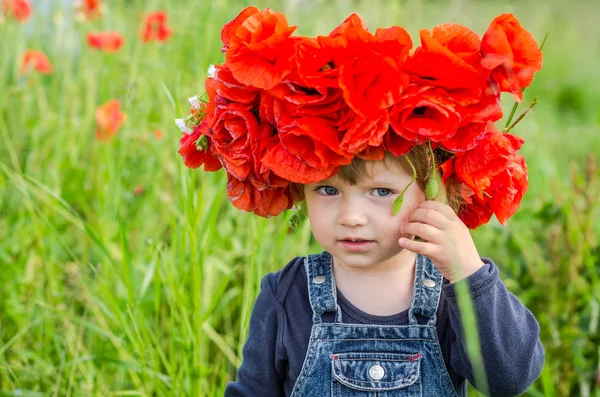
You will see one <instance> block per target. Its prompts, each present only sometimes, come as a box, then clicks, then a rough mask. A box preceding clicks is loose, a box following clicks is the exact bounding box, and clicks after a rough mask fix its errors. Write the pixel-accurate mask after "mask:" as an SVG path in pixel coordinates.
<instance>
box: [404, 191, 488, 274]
mask: <svg viewBox="0 0 600 397" xmlns="http://www.w3.org/2000/svg"><path fill="white" fill-rule="evenodd" d="M407 219H408V222H407V223H406V224H405V225H403V226H402V229H401V232H402V233H403V234H408V235H414V236H419V237H421V238H422V239H424V240H427V241H426V242H422V241H414V240H410V239H407V238H401V239H400V240H399V241H398V243H399V244H400V246H401V247H403V248H405V249H407V250H409V251H413V252H416V253H419V254H421V255H425V256H427V257H429V259H431V260H432V261H433V264H434V265H435V266H436V267H437V268H438V269H439V270H440V272H441V273H442V275H443V276H444V277H445V278H447V279H448V280H449V281H450V283H455V282H457V281H459V280H462V279H463V278H465V277H467V276H470V275H471V274H473V273H475V272H476V271H477V270H479V269H480V268H481V267H482V266H483V262H482V261H481V258H480V257H479V253H478V252H477V248H476V247H475V243H474V242H473V239H472V238H471V234H470V233H469V229H468V228H467V226H465V224H464V223H463V222H462V221H461V220H460V219H459V218H458V215H456V213H455V212H454V210H453V209H452V208H450V207H449V206H448V205H446V204H444V203H440V202H437V201H422V202H420V203H417V204H415V207H414V209H413V210H412V211H411V212H410V213H409V214H408V217H407Z"/></svg>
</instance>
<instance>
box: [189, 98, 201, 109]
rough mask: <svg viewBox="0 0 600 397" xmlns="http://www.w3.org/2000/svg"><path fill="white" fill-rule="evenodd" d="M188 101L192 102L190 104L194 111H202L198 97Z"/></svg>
mask: <svg viewBox="0 0 600 397" xmlns="http://www.w3.org/2000/svg"><path fill="white" fill-rule="evenodd" d="M188 101H190V104H191V105H192V109H200V100H199V99H198V97H197V96H193V97H191V98H188Z"/></svg>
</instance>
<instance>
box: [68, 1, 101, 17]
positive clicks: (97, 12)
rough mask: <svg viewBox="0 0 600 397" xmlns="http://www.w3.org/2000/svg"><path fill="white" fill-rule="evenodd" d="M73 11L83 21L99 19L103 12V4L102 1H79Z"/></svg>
mask: <svg viewBox="0 0 600 397" xmlns="http://www.w3.org/2000/svg"><path fill="white" fill-rule="evenodd" d="M75 10H76V12H77V13H78V14H79V15H80V16H82V17H83V18H84V19H88V20H89V19H94V18H100V17H102V13H103V10H104V3H103V2H102V0H81V1H80V3H79V4H78V5H77V6H76V8H75Z"/></svg>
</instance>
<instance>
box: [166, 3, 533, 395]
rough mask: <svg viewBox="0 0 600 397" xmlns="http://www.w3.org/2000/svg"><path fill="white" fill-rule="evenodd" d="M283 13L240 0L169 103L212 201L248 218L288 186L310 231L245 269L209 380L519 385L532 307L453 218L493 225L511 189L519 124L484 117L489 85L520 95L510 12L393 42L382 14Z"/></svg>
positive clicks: (438, 387)
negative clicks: (469, 333)
mask: <svg viewBox="0 0 600 397" xmlns="http://www.w3.org/2000/svg"><path fill="white" fill-rule="evenodd" d="M292 31H293V27H291V28H290V27H288V25H287V21H286V20H285V17H283V15H282V14H280V13H275V12H272V11H271V10H269V9H266V10H263V11H260V10H258V9H256V8H254V7H248V8H246V9H245V10H243V11H242V12H241V13H240V15H238V17H236V18H235V19H234V20H232V21H231V22H229V23H228V24H226V25H225V26H224V27H223V30H222V32H221V39H222V41H223V45H224V51H225V52H226V55H225V57H226V62H225V64H224V65H219V66H215V67H214V69H212V70H211V75H210V77H209V79H208V80H207V83H206V89H207V93H208V99H209V100H208V102H207V103H200V102H199V101H198V99H197V98H194V99H192V100H191V102H192V112H191V115H190V116H189V117H188V118H187V119H186V120H178V121H177V123H178V125H179V126H180V127H181V128H182V130H183V131H184V136H183V137H182V138H181V142H180V151H179V153H180V154H181V155H182V157H183V159H184V162H185V164H186V165H187V166H189V167H191V168H197V167H199V166H201V165H204V168H205V170H207V171H216V170H218V169H220V168H221V167H224V168H225V169H226V171H227V176H228V183H227V191H228V196H229V198H230V200H231V201H232V203H233V204H234V205H235V206H236V207H237V208H240V209H243V210H246V211H253V212H254V213H256V214H258V215H261V216H274V215H277V214H279V213H281V212H282V211H283V210H285V209H289V208H291V207H292V205H293V203H294V202H297V203H304V204H305V207H306V212H307V215H308V218H309V221H310V226H311V229H312V232H313V235H314V237H315V239H316V240H317V242H318V243H319V244H320V245H321V247H323V248H324V251H323V252H322V253H320V254H316V255H308V256H304V257H297V258H294V259H292V260H291V261H290V262H289V263H288V264H287V265H286V266H285V267H284V268H283V269H282V270H280V271H278V272H276V273H270V274H268V275H266V276H265V277H264V278H263V280H262V284H261V291H260V294H259V295H258V298H257V300H256V303H255V305H254V309H253V313H252V317H251V320H250V329H249V333H248V340H247V341H246V344H245V346H244V349H243V362H242V365H241V367H240V368H239V372H238V380H237V382H231V383H230V384H229V385H228V386H227V389H226V391H225V395H226V396H330V395H331V396H369V395H373V396H405V395H406V396H412V395H423V396H457V395H460V396H464V395H466V383H465V380H466V379H468V380H469V381H470V382H471V383H473V384H474V385H475V386H476V387H478V388H480V389H485V388H486V386H485V385H486V384H487V391H488V392H489V394H490V395H502V396H506V395H519V394H520V393H523V392H524V391H525V390H526V389H527V388H528V387H529V386H530V385H531V384H532V383H533V382H534V381H535V380H536V379H537V377H538V376H539V375H540V372H541V370H542V367H543V363H544V350H543V347H542V345H541V342H540V340H539V324H538V323H537V321H536V319H535V317H534V316H533V315H532V314H531V312H530V311H529V310H528V309H527V308H526V307H524V306H523V305H522V304H521V303H520V302H519V301H518V299H517V298H516V297H515V296H514V295H512V294H511V293H510V292H508V291H507V289H506V287H505V286H504V284H503V283H502V281H501V280H500V278H499V276H498V268H497V266H496V265H495V263H494V262H493V261H492V260H490V259H488V258H481V257H480V256H479V253H478V251H477V248H476V247H475V245H474V243H473V240H472V239H471V236H470V234H469V231H468V229H467V226H468V227H471V228H475V227H477V226H479V225H480V224H483V223H485V222H487V221H488V220H489V219H490V217H491V215H492V213H494V214H496V216H497V218H498V220H499V221H500V222H501V223H505V222H506V219H507V218H508V217H510V216H511V215H512V214H514V212H515V211H516V209H517V208H518V206H519V203H520V201H521V198H522V196H523V194H524V192H525V190H526V188H527V171H526V166H525V163H524V160H523V158H522V157H521V156H518V155H517V154H516V152H517V150H518V149H519V148H520V146H521V145H522V143H523V141H522V140H521V139H520V138H518V137H516V136H513V135H510V134H507V133H505V132H504V133H503V132H499V131H497V130H495V129H494V128H493V125H492V124H491V122H493V121H497V120H498V119H499V118H500V117H501V115H502V113H501V108H500V107H499V95H500V94H499V93H500V91H506V92H511V93H512V94H513V95H514V96H515V98H517V99H518V100H520V99H521V98H522V89H523V87H525V86H528V85H529V84H530V83H531V79H532V77H533V73H534V72H535V71H537V70H539V69H540V68H541V53H540V51H539V48H538V47H537V44H536V43H535V40H533V38H531V36H530V35H529V33H528V32H526V31H525V30H524V29H522V28H521V27H520V25H519V24H518V21H516V19H515V18H514V17H513V16H511V15H501V16H500V17H498V18H496V19H495V20H494V22H492V25H490V28H489V29H488V32H486V35H484V37H483V39H480V38H479V37H478V36H477V35H476V34H474V33H473V32H471V31H470V30H468V29H467V28H465V27H461V26H459V25H440V26H438V27H435V28H434V29H433V30H431V31H421V47H419V48H418V49H417V50H416V51H415V52H414V53H412V54H411V55H409V50H410V47H411V45H412V43H411V41H410V37H409V36H408V34H407V33H406V32H405V31H404V30H403V29H402V28H400V27H398V26H395V27H392V28H388V29H378V30H377V32H376V33H375V34H372V33H370V32H368V30H367V29H366V26H365V25H364V22H363V21H362V20H361V19H360V17H358V16H357V15H352V16H351V17H349V18H348V19H347V20H346V21H344V23H342V24H341V25H340V26H338V28H336V29H335V30H334V31H332V32H331V33H330V34H329V35H328V36H319V37H318V38H317V39H312V38H306V37H293V36H291V33H292ZM503 40H504V41H503ZM523 43H527V44H526V45H525V46H524V45H523ZM507 48H508V50H507ZM438 170H441V179H440V174H439V172H440V171H438ZM459 284H461V285H464V286H467V287H468V290H469V292H470V295H471V297H472V300H473V307H474V313H475V316H476V319H477V324H478V328H477V329H478V336H479V344H480V348H481V355H482V361H483V365H484V369H485V375H486V379H485V381H486V383H485V382H483V380H481V379H475V376H474V372H475V370H474V368H473V366H472V365H471V361H470V359H469V356H468V355H467V350H466V345H467V343H466V342H467V340H466V338H465V332H464V330H463V328H462V323H461V321H462V319H461V316H460V315H461V313H460V310H459V307H458V303H457V297H456V290H457V286H458V285H459Z"/></svg>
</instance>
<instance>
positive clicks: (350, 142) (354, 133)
mask: <svg viewBox="0 0 600 397" xmlns="http://www.w3.org/2000/svg"><path fill="white" fill-rule="evenodd" d="M389 125H390V123H389V115H388V112H387V111H386V110H382V111H381V112H380V113H379V117H377V118H375V119H366V118H364V117H362V116H360V115H358V114H354V117H353V118H352V122H351V123H350V126H349V128H348V129H347V130H346V131H345V132H344V135H343V137H342V140H341V142H340V148H341V149H342V150H345V151H346V152H348V153H352V154H357V153H361V152H363V151H364V150H366V149H367V148H368V147H369V146H379V145H381V144H382V143H383V137H384V135H385V133H386V132H387V131H388V129H389ZM361 156H362V157H363V158H364V157H372V156H376V157H378V156H379V153H377V154H375V153H373V152H365V153H362V155H361Z"/></svg>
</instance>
